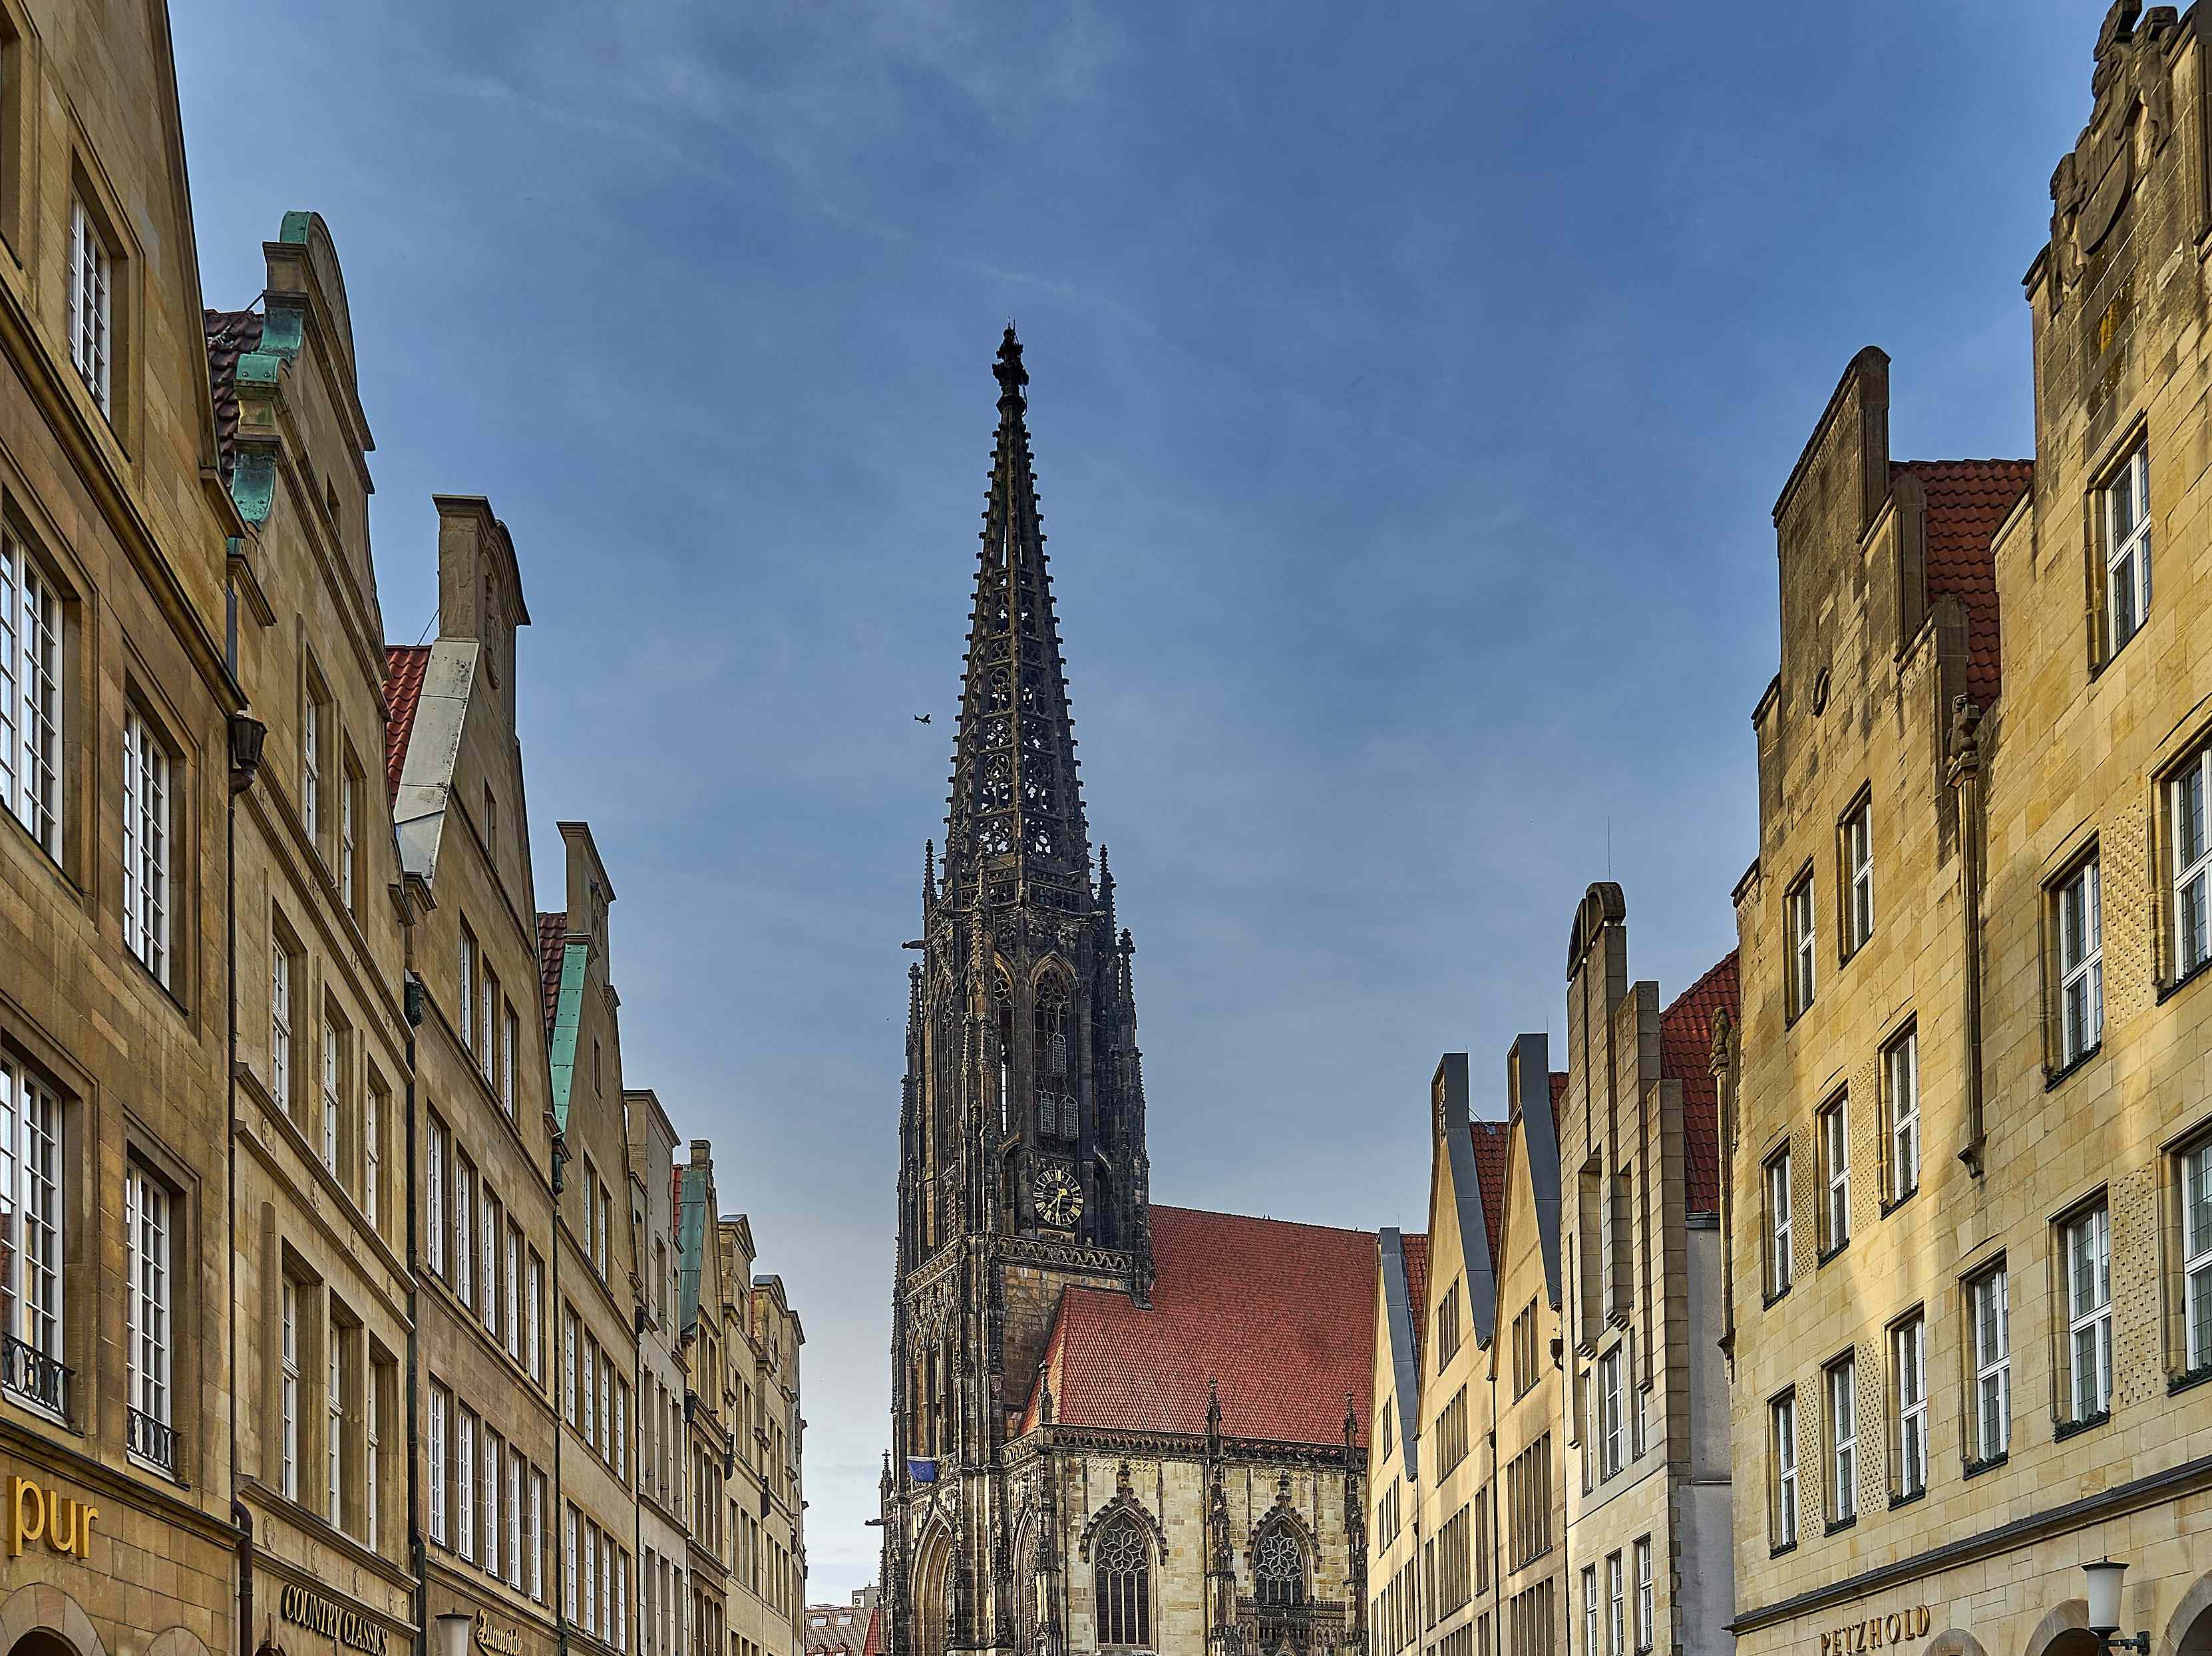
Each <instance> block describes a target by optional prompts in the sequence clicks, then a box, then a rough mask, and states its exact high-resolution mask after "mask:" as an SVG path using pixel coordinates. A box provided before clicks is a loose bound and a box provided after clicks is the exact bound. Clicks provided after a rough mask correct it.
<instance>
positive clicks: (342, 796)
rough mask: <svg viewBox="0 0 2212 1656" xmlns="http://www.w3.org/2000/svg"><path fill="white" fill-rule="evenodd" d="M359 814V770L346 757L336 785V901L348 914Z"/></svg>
mask: <svg viewBox="0 0 2212 1656" xmlns="http://www.w3.org/2000/svg"><path fill="white" fill-rule="evenodd" d="M360 816H361V772H360V770H359V768H358V767H356V766H355V765H354V763H353V761H351V760H348V761H346V767H345V775H344V777H343V779H342V780H341V781H340V782H339V785H338V901H340V902H342V903H343V904H344V905H345V907H346V912H347V913H352V912H353V907H354V876H355V873H356V868H355V864H356V862H357V861H358V860H359V858H360V856H361V846H360V844H359V840H358V835H359V833H360V828H359V822H360Z"/></svg>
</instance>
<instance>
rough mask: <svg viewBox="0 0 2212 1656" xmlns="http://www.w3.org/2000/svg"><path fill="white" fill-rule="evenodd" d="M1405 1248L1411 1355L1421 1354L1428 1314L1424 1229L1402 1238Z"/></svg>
mask: <svg viewBox="0 0 2212 1656" xmlns="http://www.w3.org/2000/svg"><path fill="white" fill-rule="evenodd" d="M1403 1240H1404V1245H1405V1250H1406V1302H1407V1304H1408V1305H1409V1306H1411V1307H1413V1356H1415V1358H1417V1359H1418V1358H1419V1356H1420V1355H1421V1331H1422V1329H1423V1327H1424V1326H1425V1325H1426V1324H1427V1322H1428V1315H1429V1238H1428V1233H1427V1232H1425V1231H1419V1232H1416V1233H1415V1234H1413V1235H1411V1236H1407V1237H1406V1238H1404V1239H1403Z"/></svg>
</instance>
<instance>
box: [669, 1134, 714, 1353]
mask: <svg viewBox="0 0 2212 1656" xmlns="http://www.w3.org/2000/svg"><path fill="white" fill-rule="evenodd" d="M701 1149H702V1144H694V1145H693V1146H692V1160H691V1162H690V1165H688V1166H685V1167H680V1168H677V1170H676V1188H677V1196H676V1249H677V1259H678V1269H677V1273H676V1305H677V1316H676V1322H677V1326H678V1327H679V1328H681V1329H682V1330H683V1331H684V1333H686V1334H690V1332H691V1331H693V1330H694V1329H695V1328H696V1327H697V1326H698V1325H699V1296H700V1292H701V1288H702V1279H703V1277H704V1275H705V1272H706V1270H707V1265H708V1255H709V1254H712V1253H715V1252H716V1251H717V1248H716V1247H709V1246H708V1240H709V1239H710V1238H715V1237H716V1235H717V1233H716V1230H715V1226H714V1166H713V1164H712V1163H710V1162H702V1161H701V1160H700V1159H699V1152H700V1150H701ZM717 1246H719V1243H718V1244H717ZM693 1389H694V1390H695V1391H696V1390H697V1388H696V1386H695V1387H694V1388H693Z"/></svg>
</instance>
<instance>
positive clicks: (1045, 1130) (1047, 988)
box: [1032, 974, 1079, 1138]
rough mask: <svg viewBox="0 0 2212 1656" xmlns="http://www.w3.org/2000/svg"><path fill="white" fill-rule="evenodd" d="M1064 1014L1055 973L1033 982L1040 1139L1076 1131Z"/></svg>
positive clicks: (1064, 998)
mask: <svg viewBox="0 0 2212 1656" xmlns="http://www.w3.org/2000/svg"><path fill="white" fill-rule="evenodd" d="M1067 1014H1068V1007H1067V986H1066V984H1065V983H1064V982H1063V981H1062V980H1060V977H1059V976H1058V975H1057V974H1055V975H1053V976H1050V977H1048V978H1046V979H1045V980H1043V981H1042V983H1040V984H1038V985H1037V992H1036V1009H1035V1011H1034V1013H1033V1015H1032V1022H1033V1024H1034V1026H1035V1032H1036V1048H1035V1050H1036V1066H1037V1136H1038V1137H1040V1138H1073V1137H1075V1136H1076V1134H1077V1132H1078V1131H1079V1121H1078V1118H1077V1114H1076V1103H1075V1077H1074V1075H1073V1066H1072V1065H1070V1064H1069V1062H1068V1052H1067V1024H1068V1016H1067Z"/></svg>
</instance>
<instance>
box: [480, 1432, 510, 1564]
mask: <svg viewBox="0 0 2212 1656" xmlns="http://www.w3.org/2000/svg"><path fill="white" fill-rule="evenodd" d="M503 1447H504V1446H502V1445H501V1442H500V1436H499V1434H498V1433H497V1432H495V1431H493V1430H492V1429H491V1427H490V1426H489V1424H487V1425H486V1426H485V1427H484V1429H483V1567H484V1568H485V1569H486V1570H488V1571H489V1572H490V1574H492V1575H493V1576H494V1577H495V1578H496V1577H497V1576H498V1574H499V1543H500V1537H501V1533H502V1531H501V1525H500V1518H499V1479H500V1471H501V1463H502V1462H503V1461H504V1460H505V1459H506V1456H505V1454H504V1453H502V1449H503Z"/></svg>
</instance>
